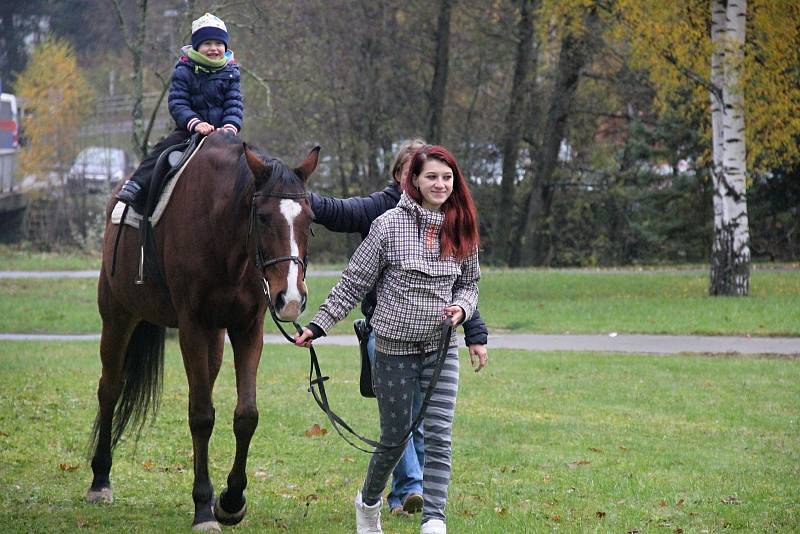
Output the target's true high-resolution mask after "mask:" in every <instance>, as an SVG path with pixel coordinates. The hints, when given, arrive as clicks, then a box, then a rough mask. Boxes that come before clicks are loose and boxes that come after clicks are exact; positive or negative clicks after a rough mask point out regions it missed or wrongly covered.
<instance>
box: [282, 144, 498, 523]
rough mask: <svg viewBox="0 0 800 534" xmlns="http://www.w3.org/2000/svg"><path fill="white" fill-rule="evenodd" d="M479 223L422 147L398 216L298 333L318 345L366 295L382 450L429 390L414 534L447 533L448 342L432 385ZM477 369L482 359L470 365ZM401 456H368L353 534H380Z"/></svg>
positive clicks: (430, 150) (454, 379)
mask: <svg viewBox="0 0 800 534" xmlns="http://www.w3.org/2000/svg"><path fill="white" fill-rule="evenodd" d="M478 244H479V240H478V221H477V212H476V210H475V204H474V202H473V200H472V195H471V194H470V192H469V188H468V187H467V182H466V180H465V179H464V176H463V175H462V174H461V171H460V170H459V168H458V164H457V163H456V161H455V158H454V157H453V155H452V154H450V152H448V151H447V149H445V148H443V147H440V146H427V145H426V146H423V147H422V148H420V149H419V150H418V151H417V152H416V153H415V154H414V156H413V158H412V160H411V165H410V168H409V172H408V175H407V176H406V177H405V178H404V181H403V194H402V196H401V197H400V201H399V202H398V204H397V207H395V208H394V209H391V210H389V211H387V212H386V213H384V214H383V215H381V216H380V217H378V218H377V219H375V222H374V223H373V224H372V228H371V230H370V232H369V235H368V236H367V237H366V239H364V241H363V242H362V243H361V246H359V247H358V249H357V250H356V252H355V253H354V254H353V256H352V258H351V259H350V262H349V263H348V266H347V268H346V269H345V270H344V272H343V273H342V279H341V280H340V281H339V283H337V284H336V286H335V287H334V288H333V289H332V290H331V292H330V294H329V295H328V297H327V299H325V302H323V303H322V305H320V308H319V310H318V311H317V313H316V315H315V316H314V318H313V319H312V320H311V322H310V323H309V324H308V326H307V327H306V328H304V329H303V333H302V334H299V335H298V336H297V337H296V339H295V342H296V344H297V345H301V346H309V345H310V343H311V340H312V339H315V338H318V337H320V336H324V335H325V334H326V333H327V332H328V331H329V330H330V329H331V328H332V327H333V326H334V325H335V324H336V323H337V322H339V321H341V320H342V319H344V318H345V317H346V316H347V314H348V313H349V312H350V311H351V310H352V309H353V308H354V307H355V306H356V305H357V304H358V303H359V302H360V301H361V299H363V298H364V296H365V295H366V294H367V293H368V292H369V291H370V289H372V288H373V287H375V289H376V291H377V293H378V298H377V306H376V308H375V311H374V313H373V316H372V321H371V324H372V327H373V328H374V330H375V362H374V363H373V368H372V380H373V387H374V390H375V395H376V397H377V400H378V410H379V413H380V425H381V442H382V443H387V444H391V443H397V442H398V441H399V440H400V439H401V438H402V437H403V432H404V431H405V430H406V429H407V428H408V427H409V426H410V424H411V413H412V401H413V396H414V395H413V393H414V390H415V389H416V388H417V387H418V386H419V388H420V390H421V392H422V394H423V395H425V393H426V392H427V390H428V388H429V387H432V388H433V391H432V393H431V398H430V401H429V406H431V409H430V410H429V411H428V412H427V413H426V414H425V418H424V421H423V425H424V427H423V435H424V443H425V466H424V469H423V476H422V487H423V499H424V501H423V507H422V528H421V532H422V533H423V534H440V533H446V526H445V514H444V508H445V504H446V502H447V491H448V486H449V483H450V460H451V430H452V424H453V414H454V412H455V401H456V393H457V391H458V371H459V362H458V344H457V341H456V337H455V331H454V333H453V335H452V337H451V338H450V343H449V349H448V351H447V356H446V359H445V362H444V367H443V369H442V372H441V374H440V376H439V379H438V381H437V382H436V383H435V384H433V385H431V375H432V374H433V369H434V366H435V363H436V348H437V345H438V342H439V338H440V337H441V333H442V328H443V326H442V319H443V318H444V316H450V317H451V318H452V320H453V324H460V323H461V322H462V321H463V320H464V319H465V318H469V317H471V316H472V313H473V311H474V309H475V306H476V305H477V302H478V286H477V283H478V279H479V278H480V268H479V265H478ZM473 364H474V365H475V367H476V369H480V368H482V367H483V366H484V365H485V364H486V361H485V357H480V358H479V359H478V360H477V361H473ZM402 454H403V447H395V448H390V449H385V450H384V449H382V450H380V451H377V452H376V453H375V454H373V455H372V458H371V459H370V463H369V468H368V469H367V475H366V477H365V480H364V484H363V486H362V488H361V490H360V491H359V492H358V493H357V495H356V499H355V508H356V529H357V532H359V533H364V534H366V533H379V532H382V530H381V526H380V509H381V500H380V499H381V494H382V492H383V489H384V488H385V486H386V482H387V481H388V479H389V475H390V474H391V472H392V469H394V466H395V465H396V464H397V462H398V460H399V459H400V456H401V455H402Z"/></svg>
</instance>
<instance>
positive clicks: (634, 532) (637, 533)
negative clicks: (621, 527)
mask: <svg viewBox="0 0 800 534" xmlns="http://www.w3.org/2000/svg"><path fill="white" fill-rule="evenodd" d="M626 534H639V529H638V528H634V529H633V530H629V531H628V532H626Z"/></svg>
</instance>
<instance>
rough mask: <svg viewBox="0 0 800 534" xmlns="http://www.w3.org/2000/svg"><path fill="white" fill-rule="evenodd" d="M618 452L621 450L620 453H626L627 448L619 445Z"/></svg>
mask: <svg viewBox="0 0 800 534" xmlns="http://www.w3.org/2000/svg"><path fill="white" fill-rule="evenodd" d="M619 450H621V451H622V452H628V447H626V446H624V445H620V446H619Z"/></svg>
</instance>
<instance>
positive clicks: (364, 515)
mask: <svg viewBox="0 0 800 534" xmlns="http://www.w3.org/2000/svg"><path fill="white" fill-rule="evenodd" d="M356 532H357V533H358V534H383V530H381V501H378V502H376V503H375V504H373V505H372V506H367V505H366V504H364V501H362V500H361V490H359V491H358V493H356Z"/></svg>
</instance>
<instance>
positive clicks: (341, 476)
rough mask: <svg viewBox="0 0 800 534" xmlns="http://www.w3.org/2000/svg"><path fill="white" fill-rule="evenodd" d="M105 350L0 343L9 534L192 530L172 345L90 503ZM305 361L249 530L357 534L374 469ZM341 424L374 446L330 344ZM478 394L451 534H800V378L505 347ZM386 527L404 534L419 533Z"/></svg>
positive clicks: (472, 380) (350, 365)
mask: <svg viewBox="0 0 800 534" xmlns="http://www.w3.org/2000/svg"><path fill="white" fill-rule="evenodd" d="M97 351H98V347H97V343H96V342H94V343H92V342H73V343H49V342H0V465H2V466H3V467H2V469H0V502H2V505H3V506H2V508H0V525H2V530H3V531H4V532H26V533H27V532H48V533H50V532H73V531H76V530H80V531H85V532H117V531H119V532H188V531H189V524H190V522H191V513H192V501H191V484H192V478H193V477H192V473H191V439H190V435H189V430H188V425H187V421H186V411H187V401H186V378H185V375H184V371H183V366H182V363H181V359H180V355H179V353H178V348H177V345H176V344H175V343H174V342H172V341H171V342H169V343H168V347H167V363H166V372H165V389H164V397H163V405H162V411H161V413H160V414H159V417H158V419H157V421H156V423H155V425H154V426H153V427H151V428H149V430H147V431H146V432H145V434H144V435H143V436H142V438H141V440H140V441H139V443H138V449H137V450H136V451H135V453H134V450H133V443H131V442H130V441H124V442H123V443H122V445H121V446H120V447H119V449H118V450H117V454H116V456H115V464H114V468H113V470H112V482H113V484H114V489H115V499H116V500H115V503H114V504H113V505H110V506H96V505H89V504H86V503H84V501H83V495H84V492H85V490H86V488H87V487H88V484H89V482H90V480H91V470H90V467H89V464H88V461H87V460H86V458H85V456H84V452H85V445H86V441H87V438H88V434H89V430H90V427H91V423H92V420H93V418H94V412H95V402H96V401H95V390H96V385H97V378H98V376H99V368H100V367H99V361H98V357H97ZM307 357H308V356H307V352H306V351H304V350H301V349H296V348H293V347H290V346H288V345H287V346H268V347H267V348H266V349H265V351H264V357H263V359H262V365H261V368H260V377H259V394H260V396H259V408H260V411H261V419H260V424H259V427H258V431H257V433H256V436H255V437H254V441H253V445H252V448H251V455H250V461H249V463H248V469H247V472H248V475H249V478H250V486H249V488H248V500H249V513H248V516H247V517H246V519H245V521H244V522H243V523H242V524H241V525H240V526H239V527H237V528H236V529H235V531H236V532H265V531H266V532H273V531H274V532H332V533H338V532H352V530H353V525H354V517H353V511H352V504H351V501H352V498H353V496H354V494H355V492H356V490H357V489H358V487H359V485H360V482H361V480H362V477H363V475H364V472H365V468H366V463H367V456H366V455H365V454H362V453H360V452H358V451H355V450H353V449H351V448H349V447H348V446H347V445H346V444H345V443H344V442H343V441H342V440H341V439H340V438H339V436H338V435H336V434H335V433H333V432H332V431H331V432H329V433H328V434H327V435H325V436H322V437H314V438H311V437H306V436H305V435H304V431H305V430H306V429H308V428H309V427H311V425H313V424H314V423H319V424H321V425H322V426H323V427H324V428H326V429H328V430H331V429H330V425H329V424H328V423H327V421H326V420H325V418H324V415H323V414H322V412H320V411H319V410H318V408H317V407H316V405H315V404H314V403H313V401H312V399H311V398H310V395H309V394H308V393H307V392H306V379H307V367H308V360H307ZM320 357H321V359H322V365H323V370H324V372H326V373H327V374H330V375H331V376H332V383H331V385H330V386H329V392H330V397H331V400H332V403H333V407H334V409H335V410H338V411H340V412H341V414H342V415H343V416H344V417H345V419H347V420H348V421H350V422H352V423H353V424H354V426H355V427H356V428H358V429H359V430H361V431H363V432H364V433H366V434H367V435H370V436H373V437H374V435H375V433H376V428H377V426H376V414H375V411H376V409H375V404H374V402H373V401H371V400H366V399H362V398H360V397H359V396H358V387H357V383H356V379H357V375H356V373H357V366H356V355H355V354H354V353H353V351H352V349H347V348H341V347H324V348H321V349H320ZM231 362H232V358H231V353H230V347H229V346H228V347H226V363H225V364H224V365H223V369H222V373H221V375H220V379H219V381H218V385H217V389H216V395H215V399H216V403H217V404H216V413H217V426H216V431H215V433H214V437H213V439H212V442H211V464H210V469H211V473H212V477H213V481H214V482H215V483H216V489H217V491H219V490H221V489H222V487H223V485H224V480H225V476H226V475H227V470H228V469H229V467H230V464H231V462H232V458H233V438H232V430H231V415H232V412H233V407H234V403H235V389H234V384H233V369H232V363H231ZM462 365H463V366H464V367H463V369H462V373H461V376H462V379H461V385H460V388H459V403H458V408H457V414H456V422H455V429H454V439H453V442H454V478H453V483H452V486H451V498H450V502H449V504H448V525H449V527H450V531H451V532H455V533H459V532H490V533H495V532H496V533H506V532H551V531H559V532H609V533H625V532H631V531H634V529H638V531H640V532H687V533H689V532H698V533H699V532H729V531H736V532H796V531H798V529H800V492H798V488H799V487H800V467H799V466H800V423H799V422H798V411H797V406H798V404H799V403H800V363H798V362H797V361H796V360H789V359H757V358H731V357H720V358H715V357H685V356H676V357H652V356H638V355H629V356H622V355H604V356H598V355H592V354H579V353H529V352H522V351H508V350H494V351H493V352H492V360H491V362H490V366H489V367H488V368H487V369H486V370H485V371H484V372H481V373H478V374H476V373H473V372H471V371H469V370H468V358H466V356H465V354H463V353H462ZM417 520H418V516H417V517H416V518H413V519H409V518H396V517H386V518H385V519H384V527H385V531H386V532H387V533H389V532H395V533H400V534H405V533H409V534H410V533H415V532H418V531H419V526H418V524H417Z"/></svg>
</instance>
